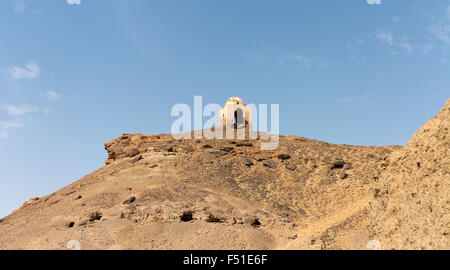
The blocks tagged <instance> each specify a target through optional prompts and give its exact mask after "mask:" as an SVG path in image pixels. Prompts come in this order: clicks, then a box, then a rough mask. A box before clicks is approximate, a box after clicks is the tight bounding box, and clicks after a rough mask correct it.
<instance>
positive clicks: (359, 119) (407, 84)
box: [0, 0, 450, 216]
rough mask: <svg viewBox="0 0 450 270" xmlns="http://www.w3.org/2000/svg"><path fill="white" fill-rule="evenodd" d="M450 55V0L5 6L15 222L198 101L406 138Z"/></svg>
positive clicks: (335, 132)
mask: <svg viewBox="0 0 450 270" xmlns="http://www.w3.org/2000/svg"><path fill="white" fill-rule="evenodd" d="M368 2H373V3H372V4H369V3H368ZM449 61H450V1H449V0H445V1H444V0H441V1H439V0H421V1H419V0H381V1H380V0H372V1H371V0H341V1H337V0H314V1H312V0H310V1H306V0H305V1H297V0H295V1H294V0H291V1H263V0H245V1H240V0H239V1H238V0H234V1H228V0H227V1H225V0H222V1H219V0H214V1H211V0H193V1H181V0H180V1H171V0H168V1H149V0H140V1H139V0H134V1H128V0H127V1H125V0H81V1H80V0H49V1H31V0H2V1H0V153H1V155H0V216H5V215H7V214H9V213H10V212H11V211H12V210H13V209H16V208H18V207H19V206H20V205H21V204H22V203H23V202H24V201H26V200H28V199H29V198H31V197H34V196H39V197H40V196H43V195H46V194H49V193H51V192H53V191H56V190H57V189H59V188H61V187H63V186H66V185H68V184H70V183H72V182H73V181H75V180H77V179H79V178H80V177H82V176H84V175H86V174H89V173H90V172H92V171H93V170H95V169H97V168H99V167H101V166H102V165H103V164H104V163H103V162H104V160H105V158H106V156H107V155H106V152H105V150H104V149H103V143H104V142H106V141H109V140H110V139H112V138H114V137H117V136H120V135H121V134H122V133H125V132H130V133H134V132H137V133H143V134H150V133H153V134H154V133H157V134H159V133H168V132H169V131H170V127H171V124H172V122H173V121H174V120H175V118H174V117H171V116H170V109H171V107H172V106H173V105H174V104H176V103H187V104H190V105H192V104H193V97H194V95H202V96H203V102H204V103H218V104H223V103H224V102H225V101H226V99H227V98H229V97H230V96H240V97H242V98H243V99H244V101H246V102H247V103H255V104H261V103H268V104H271V103H278V104H280V133H281V134H283V135H291V134H292V135H297V136H303V137H308V138H313V139H318V140H324V141H328V142H332V143H341V144H344V143H345V144H358V145H388V144H389V145H390V144H405V143H406V142H407V141H408V139H409V138H410V137H411V136H412V134H413V133H414V132H415V130H416V129H417V128H419V127H420V126H421V125H422V124H423V123H424V122H425V121H426V120H427V119H429V118H430V117H432V116H433V115H435V114H436V113H437V112H438V111H439V109H440V108H441V107H442V106H443V104H444V103H445V101H446V99H447V98H449V97H450V62H449Z"/></svg>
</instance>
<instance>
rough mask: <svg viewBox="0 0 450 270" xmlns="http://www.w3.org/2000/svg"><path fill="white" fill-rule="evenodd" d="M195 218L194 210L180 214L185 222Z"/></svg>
mask: <svg viewBox="0 0 450 270" xmlns="http://www.w3.org/2000/svg"><path fill="white" fill-rule="evenodd" d="M193 219H194V215H193V213H192V211H186V212H184V213H183V214H182V215H181V216H180V220H181V221H183V222H188V221H191V220H193Z"/></svg>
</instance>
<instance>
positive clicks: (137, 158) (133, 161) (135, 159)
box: [130, 155, 142, 163]
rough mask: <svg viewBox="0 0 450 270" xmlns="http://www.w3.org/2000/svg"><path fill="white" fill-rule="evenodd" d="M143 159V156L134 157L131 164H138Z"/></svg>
mask: <svg viewBox="0 0 450 270" xmlns="http://www.w3.org/2000/svg"><path fill="white" fill-rule="evenodd" d="M141 159H142V156H141V155H139V156H137V157H134V158H133V159H132V160H131V161H130V162H131V163H136V162H138V161H139V160H141Z"/></svg>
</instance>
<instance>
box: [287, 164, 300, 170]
mask: <svg viewBox="0 0 450 270" xmlns="http://www.w3.org/2000/svg"><path fill="white" fill-rule="evenodd" d="M295 169H297V166H295V165H289V164H288V165H286V170H290V171H295Z"/></svg>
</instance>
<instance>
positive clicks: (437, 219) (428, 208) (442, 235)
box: [369, 99, 450, 249]
mask: <svg viewBox="0 0 450 270" xmlns="http://www.w3.org/2000/svg"><path fill="white" fill-rule="evenodd" d="M376 179H377V184H376V186H375V187H374V189H373V194H374V199H373V201H372V202H371V207H370V215H369V223H370V225H369V230H370V231H371V233H372V236H371V237H372V239H376V240H377V241H379V242H380V243H381V248H382V249H449V248H450V236H449V234H450V99H449V100H448V101H447V103H446V104H445V106H444V108H442V110H441V111H440V112H439V113H438V114H437V115H436V116H435V117H434V118H432V119H430V120H429V121H428V122H427V123H426V124H425V125H424V126H422V127H421V128H420V129H419V130H418V131H417V132H416V134H415V135H414V136H413V137H412V138H411V140H410V141H409V142H408V144H407V145H406V146H405V147H403V148H401V149H399V150H397V151H395V152H393V153H392V154H391V155H390V156H389V157H388V158H387V159H386V160H384V161H383V163H382V164H381V167H380V168H379V170H378V173H377V176H376Z"/></svg>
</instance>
